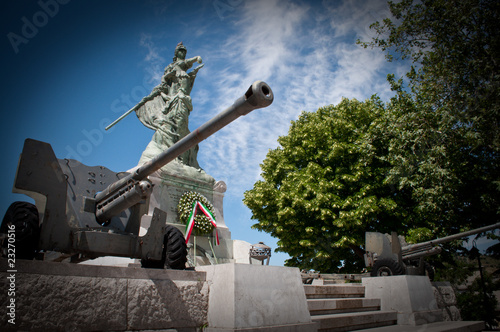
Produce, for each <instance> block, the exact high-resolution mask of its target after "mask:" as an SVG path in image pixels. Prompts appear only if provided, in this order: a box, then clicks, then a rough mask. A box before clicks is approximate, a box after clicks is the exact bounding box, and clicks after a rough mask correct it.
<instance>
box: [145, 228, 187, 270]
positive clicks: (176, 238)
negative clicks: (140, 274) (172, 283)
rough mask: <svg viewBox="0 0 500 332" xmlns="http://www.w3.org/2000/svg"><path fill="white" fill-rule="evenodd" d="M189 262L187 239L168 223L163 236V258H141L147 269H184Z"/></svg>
mask: <svg viewBox="0 0 500 332" xmlns="http://www.w3.org/2000/svg"><path fill="white" fill-rule="evenodd" d="M186 262H187V246H186V240H185V239H184V235H182V232H181V231H180V230H179V229H177V228H176V227H174V226H170V225H167V227H166V228H165V236H164V238H163V252H162V257H161V260H159V261H156V260H152V259H141V267H143V268H146V269H164V268H165V269H174V270H184V269H185V268H186Z"/></svg>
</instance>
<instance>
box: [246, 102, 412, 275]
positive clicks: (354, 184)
mask: <svg viewBox="0 0 500 332" xmlns="http://www.w3.org/2000/svg"><path fill="white" fill-rule="evenodd" d="M384 111H385V108H384V106H383V104H382V103H381V101H380V100H379V99H378V98H376V97H373V98H371V99H369V100H367V101H365V102H359V101H357V100H347V99H343V100H342V102H341V103H340V104H339V105H337V106H328V107H323V108H320V109H318V110H317V111H316V112H312V113H302V115H301V116H300V117H299V119H298V120H297V121H293V122H292V125H291V127H290V130H289V133H288V135H287V136H283V137H280V138H279V139H278V142H279V143H280V145H281V146H280V147H278V148H277V149H274V150H270V151H269V153H268V154H267V157H266V159H265V160H264V162H263V164H262V165H261V168H262V177H263V180H261V181H258V182H257V183H255V185H254V188H253V189H252V190H249V191H247V192H245V198H244V202H245V204H246V205H247V206H248V207H249V208H250V209H251V210H252V213H253V216H252V218H253V219H256V220H258V221H259V223H257V224H255V225H253V226H252V227H253V228H255V229H258V230H261V231H265V232H268V233H270V234H271V235H272V236H274V237H277V238H279V241H278V245H279V248H278V249H277V251H282V252H287V253H288V254H289V255H290V256H292V259H290V260H288V261H287V262H286V264H287V265H289V266H299V267H301V268H304V269H315V270H321V271H323V272H327V271H329V272H336V271H338V270H339V268H340V267H341V266H342V262H341V261H344V262H343V264H344V265H343V267H342V270H343V271H353V270H359V269H361V268H362V267H363V264H362V261H361V259H360V257H359V256H356V255H355V250H356V249H357V248H359V246H360V245H362V244H363V243H364V232H365V231H367V230H374V229H377V230H386V231H389V230H394V228H395V227H398V225H399V224H400V222H398V220H399V218H398V217H399V216H403V215H404V214H405V211H404V210H403V209H401V208H399V207H398V205H397V204H396V202H395V201H394V200H393V199H392V197H391V196H392V189H391V186H390V185H388V184H386V183H385V182H384V179H385V177H386V173H387V165H388V163H387V162H386V161H384V160H383V158H382V157H381V156H385V155H386V154H387V148H386V146H387V144H386V142H384V140H385V138H384V137H383V132H382V131H381V130H382V129H383V125H382V123H381V122H380V119H382V114H383V113H384ZM381 220H383V221H384V222H383V225H381V224H380V221H381Z"/></svg>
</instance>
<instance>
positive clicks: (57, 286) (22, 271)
mask: <svg viewBox="0 0 500 332" xmlns="http://www.w3.org/2000/svg"><path fill="white" fill-rule="evenodd" d="M0 271H1V272H0V289H1V290H2V292H3V295H2V296H0V317H1V318H0V330H1V331H130V330H166V329H176V330H178V331H193V332H194V331H197V330H198V328H199V327H200V326H203V324H205V322H206V319H207V316H206V315H207V308H208V285H207V283H206V281H205V273H200V272H195V271H176V270H158V269H141V268H121V267H105V266H89V265H77V264H71V263H49V262H41V261H23V260H16V262H15V270H11V269H9V267H8V265H7V260H6V259H0ZM5 271H8V272H5ZM11 271H15V272H11ZM8 277H9V279H7V278H8ZM9 289H12V292H9ZM12 303H14V305H13V306H12V305H11V304H12ZM8 305H11V308H8V307H7V306H8ZM8 313H9V314H11V315H8ZM12 318H13V319H14V320H12V321H10V322H9V320H11V319H12Z"/></svg>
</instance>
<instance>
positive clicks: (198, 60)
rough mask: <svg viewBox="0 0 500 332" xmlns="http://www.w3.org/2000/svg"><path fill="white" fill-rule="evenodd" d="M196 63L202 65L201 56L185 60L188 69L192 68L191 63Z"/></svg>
mask: <svg viewBox="0 0 500 332" xmlns="http://www.w3.org/2000/svg"><path fill="white" fill-rule="evenodd" d="M195 62H198V63H202V60H201V56H195V57H194V58H190V59H187V60H186V64H187V65H188V68H191V66H193V63H195Z"/></svg>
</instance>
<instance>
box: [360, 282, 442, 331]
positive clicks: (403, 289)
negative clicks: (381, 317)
mask: <svg viewBox="0 0 500 332" xmlns="http://www.w3.org/2000/svg"><path fill="white" fill-rule="evenodd" d="M362 283H363V285H364V286H365V297H366V298H379V299H381V310H394V311H396V312H397V313H398V325H413V326H415V325H422V324H428V323H433V322H439V321H441V320H442V313H441V310H440V309H438V306H437V302H436V298H435V297H434V292H433V289H432V285H431V283H430V281H429V278H428V277H426V276H414V275H404V276H390V277H377V278H363V279H362Z"/></svg>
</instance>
